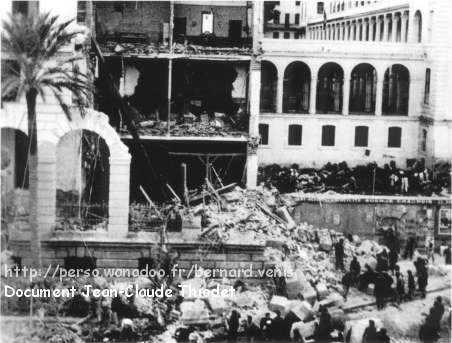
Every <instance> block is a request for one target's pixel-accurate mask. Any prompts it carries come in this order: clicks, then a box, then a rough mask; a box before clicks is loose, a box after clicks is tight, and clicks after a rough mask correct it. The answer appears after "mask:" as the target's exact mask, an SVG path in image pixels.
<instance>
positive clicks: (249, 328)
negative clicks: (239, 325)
mask: <svg viewBox="0 0 452 343" xmlns="http://www.w3.org/2000/svg"><path fill="white" fill-rule="evenodd" d="M258 334H259V328H258V327H257V325H256V324H254V323H253V317H251V316H250V315H248V316H247V318H246V322H245V335H246V338H247V339H248V342H254V340H255V339H256V337H257V336H258Z"/></svg>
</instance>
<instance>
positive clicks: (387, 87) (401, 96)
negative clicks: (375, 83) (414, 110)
mask: <svg viewBox="0 0 452 343" xmlns="http://www.w3.org/2000/svg"><path fill="white" fill-rule="evenodd" d="M409 89H410V75H409V72H408V69H407V68H406V67H404V66H402V65H400V64H394V65H393V66H391V67H389V68H388V69H387V70H386V72H385V75H384V83H383V114H386V115H407V114H408V100H409Z"/></svg>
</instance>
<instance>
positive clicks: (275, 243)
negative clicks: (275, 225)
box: [265, 238, 286, 250]
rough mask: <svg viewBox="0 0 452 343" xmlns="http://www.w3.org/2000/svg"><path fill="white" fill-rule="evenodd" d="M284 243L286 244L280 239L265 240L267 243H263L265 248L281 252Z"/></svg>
mask: <svg viewBox="0 0 452 343" xmlns="http://www.w3.org/2000/svg"><path fill="white" fill-rule="evenodd" d="M285 243H286V242H285V241H284V240H282V239H276V238H272V239H267V241H266V242H265V246H266V247H271V248H275V249H279V250H282V248H283V245H284V244H285Z"/></svg>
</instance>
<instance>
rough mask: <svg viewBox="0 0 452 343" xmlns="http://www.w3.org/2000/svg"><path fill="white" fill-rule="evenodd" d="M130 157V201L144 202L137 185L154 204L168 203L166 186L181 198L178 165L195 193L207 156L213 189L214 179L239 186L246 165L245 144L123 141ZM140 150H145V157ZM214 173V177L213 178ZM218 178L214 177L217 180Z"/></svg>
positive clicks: (204, 172) (195, 141) (201, 184)
mask: <svg viewBox="0 0 452 343" xmlns="http://www.w3.org/2000/svg"><path fill="white" fill-rule="evenodd" d="M125 143H126V144H127V145H128V146H129V150H130V153H131V155H132V161H131V166H130V202H131V203H134V202H138V203H147V200H146V198H145V196H144V195H143V194H142V192H141V190H140V186H142V187H143V189H144V190H145V191H146V193H148V195H149V196H150V198H151V199H152V200H153V201H156V202H164V201H168V200H170V199H171V198H172V195H171V192H170V191H169V189H168V188H167V186H166V184H168V185H170V186H171V188H172V189H174V191H175V192H176V193H177V194H178V196H179V197H180V198H181V199H183V193H184V185H183V177H182V164H185V165H186V168H187V179H186V181H187V187H188V189H189V190H199V189H200V188H201V187H202V186H203V184H204V181H205V177H206V165H205V161H206V159H205V157H206V156H207V155H211V156H212V158H211V159H210V162H211V163H212V167H213V169H214V170H213V169H211V175H212V180H213V183H215V186H218V185H219V182H218V178H219V179H221V183H222V184H224V185H227V184H231V183H237V184H243V183H242V180H243V178H244V170H245V164H246V142H245V141H227V142H225V141H216V140H205V141H200V140H195V139H193V140H190V139H180V140H170V141H167V140H156V139H149V140H145V139H143V140H141V146H140V144H137V143H135V142H134V141H133V140H129V139H127V140H125ZM143 149H145V150H146V152H147V156H148V157H149V160H147V157H146V156H145V154H144V152H143ZM215 174H217V175H215ZM217 176H218V178H217Z"/></svg>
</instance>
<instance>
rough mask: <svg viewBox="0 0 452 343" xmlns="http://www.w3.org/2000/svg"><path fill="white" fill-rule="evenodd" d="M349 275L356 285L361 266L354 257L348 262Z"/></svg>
mask: <svg viewBox="0 0 452 343" xmlns="http://www.w3.org/2000/svg"><path fill="white" fill-rule="evenodd" d="M350 273H352V275H353V277H354V282H355V284H356V283H357V282H358V277H359V274H360V273H361V265H360V264H359V261H358V258H357V257H356V256H353V259H352V261H351V262H350Z"/></svg>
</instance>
